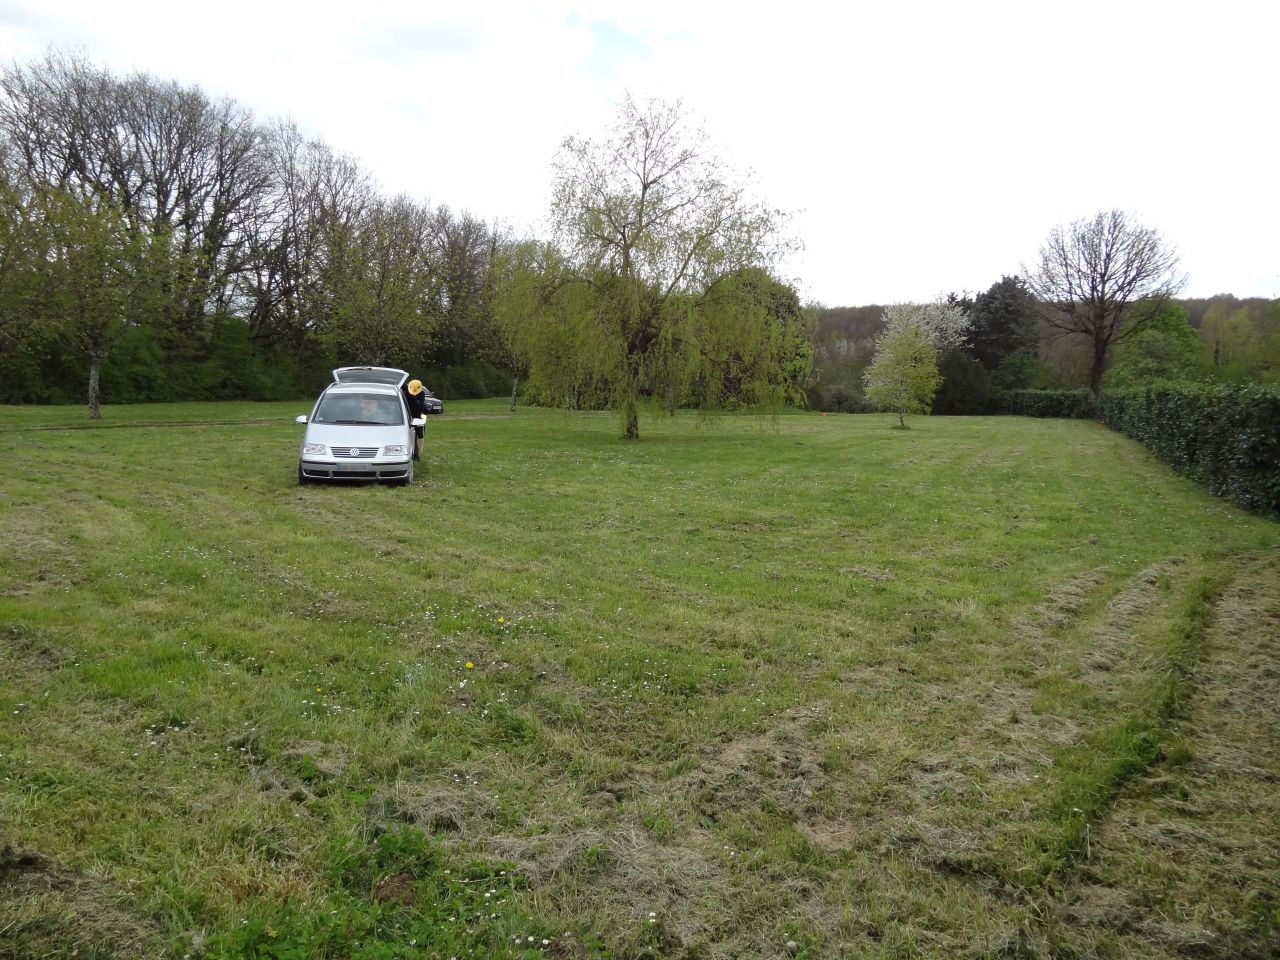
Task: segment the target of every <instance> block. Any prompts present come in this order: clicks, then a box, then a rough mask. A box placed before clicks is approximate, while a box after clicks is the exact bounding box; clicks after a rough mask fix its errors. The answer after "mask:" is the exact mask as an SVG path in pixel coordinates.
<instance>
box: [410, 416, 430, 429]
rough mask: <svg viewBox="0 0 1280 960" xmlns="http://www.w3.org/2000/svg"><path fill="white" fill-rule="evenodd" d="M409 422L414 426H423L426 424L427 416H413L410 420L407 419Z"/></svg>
mask: <svg viewBox="0 0 1280 960" xmlns="http://www.w3.org/2000/svg"><path fill="white" fill-rule="evenodd" d="M409 423H410V424H412V425H413V426H415V427H425V426H426V425H427V418H426V417H414V418H413V419H412V420H410V421H409Z"/></svg>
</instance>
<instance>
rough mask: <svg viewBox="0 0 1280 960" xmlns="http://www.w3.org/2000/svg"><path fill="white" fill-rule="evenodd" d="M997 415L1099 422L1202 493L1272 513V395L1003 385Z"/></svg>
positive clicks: (1276, 485)
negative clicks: (1100, 392) (1199, 486)
mask: <svg viewBox="0 0 1280 960" xmlns="http://www.w3.org/2000/svg"><path fill="white" fill-rule="evenodd" d="M998 409H999V411H1000V413H1008V414H1016V415H1019V416H1024V417H1067V418H1073V419H1080V420H1102V421H1103V422H1104V423H1106V425H1107V426H1109V427H1110V428H1111V429H1113V430H1118V431H1120V432H1121V433H1123V434H1124V435H1125V436H1127V437H1132V438H1133V439H1134V440H1137V441H1138V442H1139V443H1141V444H1142V445H1143V446H1145V447H1146V448H1147V449H1149V450H1150V451H1151V452H1152V453H1154V454H1155V455H1156V456H1158V457H1159V458H1160V459H1161V460H1164V461H1165V462H1166V463H1168V464H1169V465H1170V466H1172V467H1173V468H1174V469H1175V470H1177V471H1179V472H1180V473H1185V474H1186V475H1187V476H1189V477H1191V478H1192V479H1193V480H1197V481H1199V482H1200V483H1203V484H1204V485H1205V486H1207V487H1208V488H1209V490H1210V491H1212V492H1213V493H1215V494H1217V495H1218V496H1220V497H1224V498H1226V499H1227V500H1230V501H1232V502H1233V503H1238V504H1239V505H1240V506H1242V507H1245V508H1247V509H1249V510H1256V511H1258V512H1259V513H1266V514H1271V515H1273V516H1280V392H1277V391H1275V390H1268V389H1265V388H1263V387H1257V386H1219V385H1209V384H1204V385H1200V384H1178V385H1176V386H1159V387H1147V388H1146V389H1143V390H1131V391H1124V392H1117V393H1104V394H1103V395H1102V398H1101V399H1100V400H1095V399H1094V397H1093V395H1092V394H1091V393H1089V392H1088V391H1087V390H1007V391H1005V392H1004V393H1002V394H1001V395H1000V399H999V401H998Z"/></svg>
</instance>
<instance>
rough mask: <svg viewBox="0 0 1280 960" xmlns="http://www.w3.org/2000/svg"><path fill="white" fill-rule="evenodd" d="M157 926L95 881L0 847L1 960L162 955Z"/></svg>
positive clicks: (142, 958) (106, 885)
mask: <svg viewBox="0 0 1280 960" xmlns="http://www.w3.org/2000/svg"><path fill="white" fill-rule="evenodd" d="M162 944H163V939H162V936H161V933H160V930H159V928H158V927H157V926H156V924H155V923H154V922H153V921H151V920H149V919H148V918H146V917H143V916H141V915H140V914H139V913H138V912H136V911H135V910H133V909H131V908H130V905H129V898H128V896H126V895H124V894H122V893H120V892H119V891H117V890H115V889H113V887H112V885H111V884H110V883H109V882H108V881H106V880H104V879H102V878H99V877H94V876H90V875H88V874H84V873H79V872H76V871H73V870H68V869H66V868H65V867H63V866H61V865H59V864H58V863H56V862H55V861H53V860H50V859H49V858H47V857H42V856H40V855H39V854H36V853H34V852H32V851H24V850H18V849H15V848H13V847H12V846H10V845H8V844H4V843H0V958H5V960H9V958H12V960H19V958H30V957H41V958H50V960H52V958H62V957H76V956H81V957H85V956H87V957H98V958H103V960H105V958H108V957H111V958H115V957H119V958H121V960H126V958H127V960H146V958H151V957H156V958H159V957H162V956H164V955H165V950H164V948H163V945H162Z"/></svg>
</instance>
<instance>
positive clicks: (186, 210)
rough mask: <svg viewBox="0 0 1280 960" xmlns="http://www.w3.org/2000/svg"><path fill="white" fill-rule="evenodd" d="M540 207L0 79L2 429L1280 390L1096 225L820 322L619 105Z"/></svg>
mask: <svg viewBox="0 0 1280 960" xmlns="http://www.w3.org/2000/svg"><path fill="white" fill-rule="evenodd" d="M552 188H553V190H552V194H553V202H552V207H551V210H550V214H551V216H550V222H551V224H552V232H551V235H550V236H547V237H542V238H537V237H521V236H514V235H512V234H510V233H509V232H507V231H504V230H501V229H499V228H497V227H496V226H494V225H490V224H488V223H485V222H484V221H482V220H480V219H478V218H476V217H474V216H472V215H470V214H468V213H466V212H457V211H454V210H451V209H450V208H449V207H448V206H445V205H439V206H431V205H428V204H426V203H422V202H419V201H416V200H414V199H412V198H410V197H407V196H404V195H399V196H387V195H385V194H384V193H383V192H382V191H381V190H380V189H379V187H378V185H377V184H376V182H375V181H374V180H373V178H372V177H371V176H370V175H369V173H368V172H367V171H366V170H365V169H364V168H363V167H362V166H361V164H360V162H359V160H358V159H356V158H354V157H351V156H348V155H345V154H341V153H338V152H336V151H334V150H333V149H332V148H330V147H329V146H328V145H326V144H325V143H324V142H323V141H321V140H318V139H314V138H307V137H304V136H303V135H302V134H301V133H300V132H299V131H298V129H297V128H296V127H295V126H294V125H293V124H291V123H290V122H288V121H272V122H267V123H263V122H260V121H258V120H257V119H255V118H254V117H253V115H252V114H251V113H250V112H249V111H248V110H247V109H245V108H244V107H242V106H240V105H238V104H236V103H235V102H233V101H230V100H225V99H224V100H217V99H213V98H210V97H209V96H207V95H206V94H205V93H203V92H202V91H201V90H199V89H198V88H194V87H183V86H181V85H179V84H176V83H173V82H166V81H162V80H158V79H156V78H154V77H152V76H149V75H147V74H142V73H135V74H132V75H129V76H123V77H122V76H117V75H114V74H112V73H110V72H108V71H106V70H104V69H102V68H99V67H97V66H95V65H93V64H91V63H89V62H87V61H86V60H85V59H83V58H82V57H78V56H69V55H65V54H61V53H57V52H53V53H50V54H48V55H47V56H45V57H44V58H42V59H40V60H37V61H34V62H32V63H29V64H25V65H24V64H15V65H13V66H11V67H8V68H6V69H4V70H3V71H0V401H5V402H69V401H80V400H83V399H85V398H86V397H87V399H88V401H89V405H90V410H91V414H92V415H97V412H98V401H99V398H100V397H102V396H106V397H107V398H109V399H110V400H112V401H115V402H122V401H144V400H181V399H233V398H237V399H277V398H278V399H285V398H296V397H298V396H304V395H308V394H311V393H313V392H314V391H315V390H316V389H317V388H318V387H319V386H320V385H321V384H323V383H324V382H326V381H327V379H328V371H329V369H331V367H333V366H335V365H346V364H360V363H367V364H388V365H395V366H401V367H404V368H406V369H410V370H413V371H415V372H416V373H419V374H421V375H422V376H423V378H424V379H426V380H427V381H428V383H429V384H431V385H432V386H433V387H435V388H436V390H437V392H440V393H442V394H446V395H451V396H489V395H495V394H498V393H500V392H503V391H505V390H510V391H511V396H512V403H513V404H514V403H515V399H516V396H517V394H523V395H524V396H525V397H527V398H528V399H529V400H531V401H532V402H535V403H543V404H548V405H556V406H563V407H569V408H603V407H611V408H613V409H615V410H617V411H618V412H619V415H620V419H621V421H622V425H623V433H624V435H625V436H628V437H634V436H636V435H638V430H639V420H638V412H637V411H638V408H639V406H640V404H642V403H649V404H652V405H654V406H656V407H658V408H661V409H664V410H666V411H667V412H674V411H675V410H676V409H677V408H679V407H697V408H699V409H717V408H719V409H733V408H759V407H762V406H763V407H778V406H781V405H784V404H802V405H808V406H810V407H814V408H818V409H824V410H863V409H871V408H876V407H879V408H885V409H894V410H897V411H898V412H899V414H900V415H901V414H903V413H904V412H909V411H918V412H927V411H928V410H929V409H932V410H933V411H935V412H940V413H983V412H988V411H989V410H990V409H992V401H993V397H994V396H995V395H997V394H999V393H1000V392H1001V391H1008V390H1015V389H1021V388H1026V387H1047V386H1078V385H1081V384H1087V385H1088V386H1089V387H1090V388H1091V389H1092V390H1093V391H1094V393H1095V394H1097V393H1098V392H1099V391H1100V390H1102V389H1103V388H1104V387H1120V386H1125V385H1126V384H1132V383H1134V382H1149V381H1152V380H1161V379H1163V380H1169V379H1178V378H1182V379H1188V378H1189V379H1196V378H1209V379H1214V378H1216V379H1223V380H1233V379H1234V380H1241V379H1245V380H1260V381H1264V382H1266V381H1268V379H1270V380H1272V381H1274V380H1275V379H1276V378H1280V306H1278V303H1277V302H1274V301H1272V302H1268V301H1262V300H1249V301H1236V300H1234V298H1213V299H1212V300H1210V301H1178V300H1176V299H1174V298H1175V297H1176V295H1177V293H1178V291H1179V289H1180V286H1181V283H1182V281H1183V278H1182V276H1181V274H1180V273H1179V272H1178V264H1177V257H1176V255H1175V254H1174V253H1173V252H1172V250H1171V248H1170V247H1169V246H1168V245H1167V244H1166V242H1165V241H1164V239H1163V238H1161V237H1160V236H1159V235H1158V234H1157V233H1156V232H1155V231H1154V230H1151V229H1150V228H1147V227H1145V226H1144V225H1142V224H1140V223H1138V222H1137V221H1136V220H1134V219H1133V218H1132V217H1130V216H1128V215H1127V214H1125V213H1124V212H1122V211H1109V212H1100V213H1098V214H1097V215H1095V216H1093V217H1090V218H1085V219H1083V220H1080V221H1076V222H1075V223H1072V224H1070V225H1066V226H1060V227H1057V228H1054V229H1053V231H1052V232H1051V233H1050V234H1049V236H1048V238H1047V239H1046V241H1045V242H1044V243H1043V244H1042V246H1041V248H1040V251H1039V256H1038V258H1037V259H1036V260H1035V261H1033V263H1032V264H1031V266H1030V267H1024V268H1023V271H1022V274H1021V275H1018V276H1003V277H1001V278H1000V279H999V280H997V281H995V282H994V283H992V284H991V286H989V287H988V288H987V289H985V290H982V291H980V292H978V293H976V294H969V293H953V294H950V295H948V296H946V297H943V298H940V299H939V301H938V303H935V304H923V305H915V306H914V307H908V306H906V305H888V306H885V307H880V306H869V307H855V308H823V307H820V306H818V305H812V304H802V303H801V301H800V298H799V296H798V294H797V292H796V289H795V287H794V286H792V285H791V284H789V283H787V282H785V281H784V280H783V279H781V277H780V274H779V269H778V265H779V263H780V262H782V257H783V255H784V254H786V253H787V252H788V251H789V250H792V249H794V246H795V243H794V239H793V238H791V237H789V235H788V233H787V217H786V215H785V214H784V213H783V212H782V211H778V210H775V209H772V208H770V207H769V206H768V205H767V204H765V203H764V202H762V201H761V200H760V199H758V198H757V197H755V196H754V194H753V193H752V190H751V184H750V183H749V181H747V180H745V179H743V178H741V177H739V176H738V175H737V174H735V172H734V171H733V170H731V169H729V168H728V167H727V166H726V165H725V164H724V163H722V162H721V161H720V160H719V159H718V158H717V157H716V156H715V154H714V153H713V152H712V150H711V148H710V145H709V144H708V143H707V141H706V138H705V135H704V134H703V132H702V131H701V130H699V129H697V128H696V127H693V126H691V125H690V124H689V122H688V119H687V117H686V115H685V113H684V111H683V109H682V108H681V105H680V104H679V103H674V104H672V103H664V102H661V101H647V102H640V101H635V100H633V99H630V98H628V99H627V100H626V101H624V102H623V103H622V104H621V106H620V109H619V111H618V115H617V118H616V121H615V123H614V125H613V127H612V128H611V129H609V130H607V131H604V132H603V134H602V135H600V136H598V137H594V138H592V137H582V136H570V137H568V138H567V139H565V141H564V142H563V144H562V146H561V149H560V152H559V154H558V156H557V158H556V162H555V165H554V170H553V181H552ZM940 331H946V332H940ZM877 364H878V365H879V366H878V368H877ZM895 378H896V379H895ZM904 390H905V391H906V392H905V393H904V392H903V391H904ZM926 394H927V396H926ZM904 398H908V399H904Z"/></svg>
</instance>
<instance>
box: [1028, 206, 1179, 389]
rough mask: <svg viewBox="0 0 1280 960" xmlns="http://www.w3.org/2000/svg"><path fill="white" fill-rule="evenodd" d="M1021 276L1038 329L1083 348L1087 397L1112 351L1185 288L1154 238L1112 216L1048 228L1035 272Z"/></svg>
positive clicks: (1171, 256) (1167, 251)
mask: <svg viewBox="0 0 1280 960" xmlns="http://www.w3.org/2000/svg"><path fill="white" fill-rule="evenodd" d="M1024 272H1026V274H1027V287H1028V289H1030V291H1031V292H1032V293H1033V294H1034V295H1035V297H1036V299H1037V300H1038V301H1039V304H1040V310H1041V312H1042V313H1043V315H1044V320H1045V322H1046V323H1047V324H1048V325H1049V326H1050V327H1051V328H1052V329H1053V330H1055V331H1056V332H1057V333H1058V334H1059V335H1060V336H1070V337H1078V338H1082V339H1086V340H1088V342H1089V343H1090V344H1091V347H1092V352H1093V362H1092V364H1091V365H1090V368H1089V389H1090V390H1092V391H1093V393H1094V395H1095V396H1096V395H1097V394H1098V393H1100V392H1101V390H1102V374H1103V372H1104V371H1105V370H1106V366H1107V357H1108V355H1109V353H1110V351H1111V348H1112V346H1113V345H1115V344H1117V343H1119V342H1120V341H1122V340H1125V339H1127V338H1128V337H1131V336H1133V334H1135V333H1137V332H1138V331H1139V330H1141V329H1142V328H1143V327H1144V326H1145V325H1146V324H1147V323H1148V322H1149V321H1150V319H1151V318H1152V317H1153V316H1155V315H1156V314H1157V313H1158V312H1159V311H1160V309H1161V307H1163V306H1164V305H1165V303H1167V302H1168V300H1169V299H1170V298H1172V297H1173V296H1174V294H1176V293H1177V292H1178V291H1179V290H1181V289H1182V286H1183V284H1185V283H1186V276H1185V275H1184V274H1181V273H1179V272H1178V257H1177V255H1176V254H1175V253H1174V251H1173V250H1172V248H1170V247H1168V246H1167V245H1166V244H1165V242H1164V240H1163V239H1162V238H1161V237H1160V234H1158V233H1157V232H1156V231H1155V230H1153V229H1151V228H1149V227H1144V226H1142V225H1141V224H1140V223H1137V222H1136V221H1133V220H1130V219H1129V217H1128V215H1126V214H1125V213H1124V212H1123V211H1120V210H1112V211H1110V212H1107V213H1103V212H1099V213H1097V214H1095V215H1094V216H1093V217H1091V218H1089V219H1085V220H1077V221H1075V222H1074V223H1072V224H1071V225H1070V226H1068V227H1066V228H1063V227H1055V228H1054V229H1053V232H1052V233H1050V234H1049V239H1048V240H1046V241H1045V243H1044V245H1043V246H1042V247H1041V248H1040V259H1039V261H1038V263H1037V264H1036V266H1035V269H1033V270H1029V271H1024Z"/></svg>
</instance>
